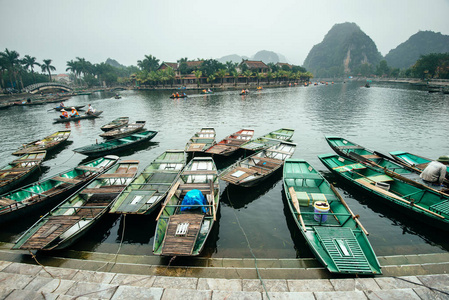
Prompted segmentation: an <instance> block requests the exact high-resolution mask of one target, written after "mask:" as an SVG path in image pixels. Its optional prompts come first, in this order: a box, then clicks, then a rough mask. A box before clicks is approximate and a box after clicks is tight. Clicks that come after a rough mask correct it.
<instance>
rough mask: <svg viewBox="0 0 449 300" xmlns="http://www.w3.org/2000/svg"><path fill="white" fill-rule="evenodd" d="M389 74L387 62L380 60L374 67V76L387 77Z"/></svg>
mask: <svg viewBox="0 0 449 300" xmlns="http://www.w3.org/2000/svg"><path fill="white" fill-rule="evenodd" d="M389 74H390V68H389V67H388V64H387V61H386V60H385V59H384V60H381V61H380V62H379V64H378V65H377V67H376V75H378V76H381V77H382V76H388V75H389Z"/></svg>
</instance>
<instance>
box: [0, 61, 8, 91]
mask: <svg viewBox="0 0 449 300" xmlns="http://www.w3.org/2000/svg"><path fill="white" fill-rule="evenodd" d="M7 68H8V67H7V63H6V59H5V58H4V57H3V56H1V53H0V80H1V81H0V84H1V86H0V88H1V89H4V88H6V85H5V80H4V79H3V75H4V74H5V72H6V70H7Z"/></svg>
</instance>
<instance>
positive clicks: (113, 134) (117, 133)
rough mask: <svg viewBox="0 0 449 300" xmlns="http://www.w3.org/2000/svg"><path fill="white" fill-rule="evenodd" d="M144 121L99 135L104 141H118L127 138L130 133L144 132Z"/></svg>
mask: <svg viewBox="0 0 449 300" xmlns="http://www.w3.org/2000/svg"><path fill="white" fill-rule="evenodd" d="M145 123H146V121H136V123H131V124H126V125H125V126H123V127H120V128H117V129H113V130H109V131H106V132H105V133H102V134H100V136H101V137H103V138H105V139H118V138H121V137H124V136H128V135H130V134H132V133H135V132H139V131H142V130H144V128H143V127H144V126H145Z"/></svg>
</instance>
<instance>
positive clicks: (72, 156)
mask: <svg viewBox="0 0 449 300" xmlns="http://www.w3.org/2000/svg"><path fill="white" fill-rule="evenodd" d="M75 154H76V152H73V154H72V156H70V157H69V158H68V159H67V160H66V161H64V162H62V163H55V164H54V166H56V165H63V164H65V163H66V162H68V161H69V160H71V159H72V157H73V156H75Z"/></svg>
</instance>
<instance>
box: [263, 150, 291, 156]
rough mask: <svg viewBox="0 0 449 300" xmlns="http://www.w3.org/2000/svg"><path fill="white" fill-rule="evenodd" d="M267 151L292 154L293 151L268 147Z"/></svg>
mask: <svg viewBox="0 0 449 300" xmlns="http://www.w3.org/2000/svg"><path fill="white" fill-rule="evenodd" d="M266 151H267V152H274V153H279V154H287V155H292V152H288V151H282V150H276V149H267V150H266Z"/></svg>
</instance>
